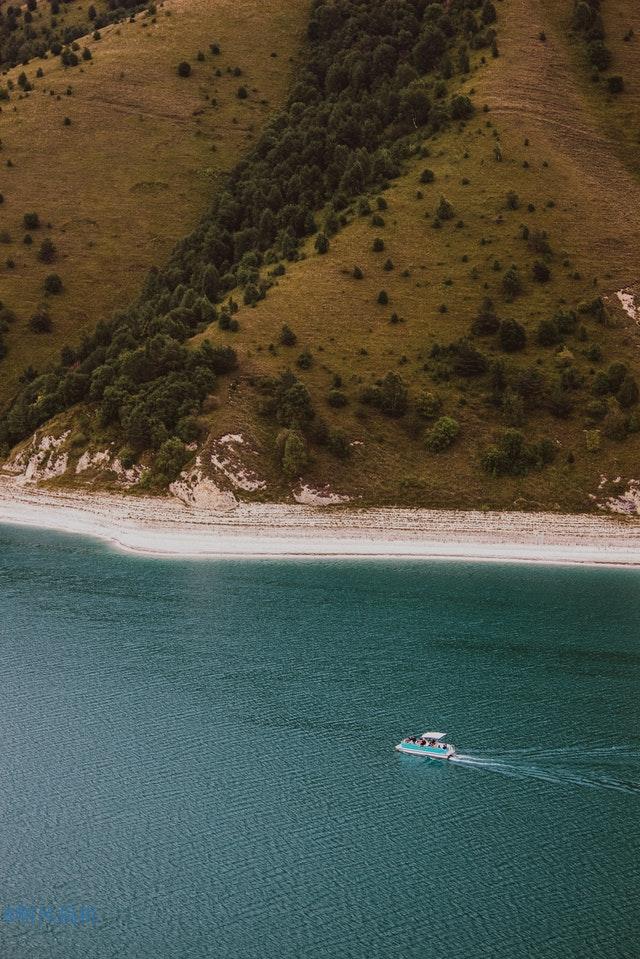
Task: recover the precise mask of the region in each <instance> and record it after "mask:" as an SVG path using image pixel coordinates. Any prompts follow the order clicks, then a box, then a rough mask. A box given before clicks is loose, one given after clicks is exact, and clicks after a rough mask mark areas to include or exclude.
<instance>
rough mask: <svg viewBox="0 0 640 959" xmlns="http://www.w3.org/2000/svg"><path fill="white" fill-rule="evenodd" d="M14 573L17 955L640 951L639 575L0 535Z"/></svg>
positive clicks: (11, 761) (579, 957) (12, 771)
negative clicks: (274, 558)
mask: <svg viewBox="0 0 640 959" xmlns="http://www.w3.org/2000/svg"><path fill="white" fill-rule="evenodd" d="M0 583H1V587H2V594H1V595H2V608H1V618H0V628H1V631H2V646H1V654H2V663H1V669H0V703H1V708H0V744H1V751H0V862H1V863H2V870H1V879H0V955H1V956H2V957H3V959H4V957H9V959H14V957H18V959H22V957H25V959H49V957H56V959H58V957H59V959H76V957H78V959H80V957H81V959H92V957H99V959H113V957H119V956H122V957H127V959H129V957H132V959H147V957H149V959H151V957H153V959H159V957H171V959H182V957H184V959H187V957H188V959H200V957H209V956H211V957H225V959H253V957H256V959H258V957H260V959H264V957H267V959H270V957H274V959H280V957H283V959H288V957H301V956H304V957H312V959H313V957H323V959H324V957H327V959H329V957H349V959H354V957H355V959H365V957H366V959H372V957H380V959H395V957H402V959H406V957H420V959H423V957H428V959H440V957H442V959H445V957H446V959H451V957H453V959H476V957H478V959H480V957H483V959H485V957H488V956H492V957H493V956H495V957H508V959H519V957H529V956H531V957H536V959H542V957H562V959H567V957H569V959H570V957H576V959H584V957H586V956H589V957H606V959H612V957H627V956H628V957H637V955H638V942H639V941H640V918H639V913H638V910H637V896H638V892H639V891H640V866H639V856H638V853H639V851H640V850H639V848H638V846H639V838H640V815H639V813H640V727H639V723H638V720H639V718H640V715H639V714H640V708H639V705H638V703H639V697H638V678H639V674H640V643H639V629H638V626H639V624H640V575H639V574H638V573H636V572H633V571H621V570H605V569H599V570H587V569H572V568H553V567H546V568H536V567H531V566H517V565H514V566H498V565H472V564H455V563H432V564H430V563H406V562H402V563H380V562H360V563H355V562H353V563H352V562H343V561H340V562H336V563H331V562H301V563H293V562H280V561H278V562H269V561H262V562H241V561H235V562H225V563H217V562H184V561H181V562H169V561H164V560H153V559H140V558H136V557H131V556H127V555H122V554H119V553H117V552H113V551H111V550H109V549H107V548H106V547H104V546H102V545H100V544H98V543H94V542H92V541H90V540H85V539H76V538H71V537H64V536H59V535H55V534H51V533H44V532H34V531H26V530H12V529H8V528H0ZM424 727H441V728H443V729H444V730H446V731H447V733H448V734H449V737H450V739H451V740H452V741H453V742H454V743H456V744H457V746H458V748H459V749H460V752H461V753H462V756H461V758H460V760H459V761H458V762H455V763H453V762H452V763H436V762H429V761H422V760H416V759H413V758H411V757H404V756H400V755H399V754H397V753H395V752H394V751H393V746H394V744H395V743H396V742H397V741H398V740H399V738H401V736H402V735H404V734H405V733H408V732H421V731H422V729H423V728H424ZM20 904H22V905H24V904H27V905H28V904H36V905H40V906H51V907H59V906H62V905H65V904H71V905H77V906H79V905H80V904H89V905H91V906H92V907H94V908H95V910H96V913H97V917H98V922H97V925H96V926H95V927H92V926H90V925H89V926H86V927H84V928H74V927H73V926H56V925H54V924H47V923H41V924H37V925H36V926H30V925H29V923H28V922H25V921H15V919H13V920H12V918H11V914H8V913H7V912H6V909H7V908H13V907H15V906H18V905H20Z"/></svg>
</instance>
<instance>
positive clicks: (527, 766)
mask: <svg viewBox="0 0 640 959" xmlns="http://www.w3.org/2000/svg"><path fill="white" fill-rule="evenodd" d="M449 762H453V763H457V764H458V765H462V766H468V767H469V768H475V769H480V770H482V771H484V772H491V773H498V775H501V776H509V777H511V778H512V779H537V780H540V781H542V782H548V783H553V784H555V785H561V786H580V787H583V788H586V789H610V790H613V791H614V792H620V793H627V794H636V795H640V782H636V781H634V780H632V779H625V778H622V776H620V775H619V773H620V766H621V765H622V764H624V765H625V766H626V768H627V769H629V770H630V768H631V765H632V764H633V765H634V767H635V768H634V770H633V774H636V773H637V770H638V768H639V767H640V752H638V750H633V749H631V748H628V747H624V746H598V747H594V748H591V749H589V748H587V749H583V748H581V747H579V746H566V747H564V746H563V747H558V748H556V749H536V748H535V747H533V748H530V749H512V750H505V751H504V752H501V753H496V754H493V753H485V754H484V755H464V754H460V753H458V754H456V755H455V756H452V757H451V759H450V760H449ZM595 767H601V768H595ZM616 773H618V775H617V774H616Z"/></svg>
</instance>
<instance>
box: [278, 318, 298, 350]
mask: <svg viewBox="0 0 640 959" xmlns="http://www.w3.org/2000/svg"><path fill="white" fill-rule="evenodd" d="M280 342H281V343H282V345H283V346H295V345H296V343H297V342H298V337H297V336H296V334H295V333H294V332H293V330H292V329H291V327H290V326H288V325H287V324H286V323H283V325H282V329H281V331H280Z"/></svg>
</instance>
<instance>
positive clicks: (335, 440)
mask: <svg viewBox="0 0 640 959" xmlns="http://www.w3.org/2000/svg"><path fill="white" fill-rule="evenodd" d="M327 446H328V447H329V450H330V451H331V453H333V455H334V456H337V457H338V459H341V460H346V459H348V458H349V456H350V455H351V444H350V443H349V437H348V436H347V434H346V433H343V431H342V430H331V432H330V433H329V436H328V438H327Z"/></svg>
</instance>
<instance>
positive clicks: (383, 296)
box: [378, 290, 389, 306]
mask: <svg viewBox="0 0 640 959" xmlns="http://www.w3.org/2000/svg"><path fill="white" fill-rule="evenodd" d="M388 302H389V294H388V293H387V291H386V290H380V292H379V293H378V303H379V304H380V306H386V305H387V303H388Z"/></svg>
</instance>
